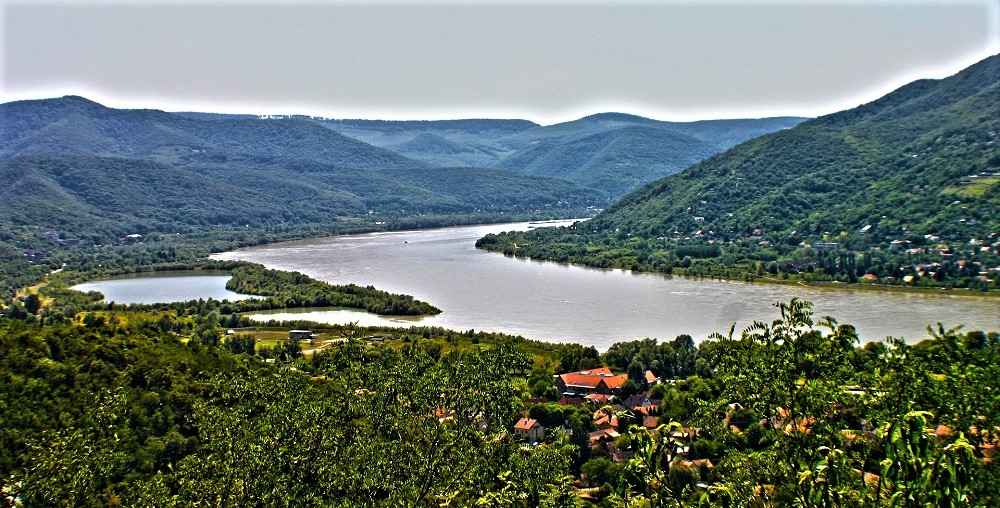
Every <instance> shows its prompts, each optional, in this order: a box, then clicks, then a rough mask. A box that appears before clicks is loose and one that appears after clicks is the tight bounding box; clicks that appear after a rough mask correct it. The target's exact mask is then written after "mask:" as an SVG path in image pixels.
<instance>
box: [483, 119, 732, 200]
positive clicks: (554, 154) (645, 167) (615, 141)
mask: <svg viewBox="0 0 1000 508" xmlns="http://www.w3.org/2000/svg"><path fill="white" fill-rule="evenodd" d="M715 153H718V148H717V147H716V146H714V145H710V144H708V143H705V142H703V141H700V140H698V139H695V138H692V137H690V136H686V135H683V134H676V133H673V132H670V131H668V130H664V129H658V128H655V127H638V126H628V127H624V128H621V129H617V130H612V131H607V132H601V133H598V134H593V135H591V136H588V137H585V138H582V139H578V140H574V141H565V142H557V141H551V140H547V141H539V142H537V143H536V144H534V145H531V146H529V147H528V148H525V149H524V150H521V151H519V152H517V153H515V154H513V155H511V156H510V157H508V158H506V159H505V160H504V161H503V163H502V167H503V168H505V169H509V170H512V171H517V172H519V173H524V174H529V175H545V176H558V177H562V178H565V179H567V180H570V181H573V182H577V183H580V184H582V185H585V186H587V187H593V188H595V189H604V190H607V191H608V192H610V193H611V194H612V195H613V196H620V195H622V194H625V193H627V192H628V191H630V190H632V189H634V188H636V187H639V186H641V185H643V184H645V183H647V182H649V181H651V180H654V179H657V178H661V177H664V176H666V175H670V174H673V173H676V172H678V171H680V170H682V169H684V168H686V167H688V166H690V165H691V164H694V163H696V162H698V161H700V160H702V159H704V158H706V157H709V156H711V155H714V154H715Z"/></svg>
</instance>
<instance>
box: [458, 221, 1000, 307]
mask: <svg viewBox="0 0 1000 508" xmlns="http://www.w3.org/2000/svg"><path fill="white" fill-rule="evenodd" d="M586 227H587V226H586V224H583V225H581V224H574V225H572V226H565V227H558V228H549V229H547V230H533V231H508V232H502V233H499V234H488V235H486V236H484V237H482V238H480V239H479V240H477V241H476V248H478V249H481V250H485V251H489V252H498V253H502V254H503V255H505V256H509V257H518V258H526V259H533V260H538V261H552V262H557V263H564V264H571V265H577V266H585V267H591V268H606V269H620V270H629V271H632V272H634V273H653V274H659V275H664V276H683V277H689V278H693V279H699V278H708V279H717V280H729V281H739V282H748V283H749V282H763V283H768V284H793V285H795V284H797V285H806V286H809V287H815V288H823V289H858V290H886V291H900V292H912V293H920V294H931V293H934V294H937V293H938V292H939V291H941V290H945V291H948V292H950V293H954V294H966V295H970V296H994V297H996V296H998V294H997V291H996V289H997V287H998V286H997V284H998V282H997V281H998V279H1000V268H997V267H992V265H982V264H981V262H980V261H976V262H975V263H972V262H969V263H968V264H967V263H966V262H965V261H964V260H958V261H957V262H947V261H946V262H945V264H942V263H940V262H937V263H935V266H934V268H932V269H934V270H936V271H934V272H931V273H930V274H929V275H928V274H927V273H926V272H924V271H923V270H921V268H920V267H917V266H914V265H915V264H920V263H915V262H913V261H912V259H913V258H912V257H908V258H906V259H905V260H903V259H897V258H901V256H896V255H893V254H891V253H884V252H882V251H865V252H857V251H847V250H843V249H838V250H832V251H826V250H825V249H821V248H810V247H805V248H803V247H796V248H794V249H793V248H792V247H787V248H785V249H784V250H781V248H780V247H775V248H773V249H767V250H766V251H765V252H761V250H759V249H756V248H754V247H750V246H747V245H737V244H733V245H724V244H717V243H706V242H681V241H671V240H667V239H664V238H657V239H651V240H650V239H646V240H644V239H639V238H629V237H627V236H625V237H622V238H612V237H609V236H608V235H603V236H598V235H594V236H595V237H594V238H591V237H589V236H588V233H586V232H584V230H585V229H586ZM779 252H780V254H779ZM947 256H948V257H949V258H950V257H951V256H950V254H949V255H947ZM924 257H927V258H929V256H924ZM984 257H985V258H986V259H987V260H988V261H989V260H993V261H996V260H997V259H1000V256H998V255H997V254H995V253H991V254H988V255H985V256H984ZM876 263H877V266H876ZM931 264H932V263H931V262H927V265H928V266H929V265H931ZM972 267H975V268H974V271H975V273H973V271H972V270H973V268H972ZM980 269H983V270H986V273H992V278H990V277H989V276H986V275H981V270H980ZM873 271H879V272H889V273H894V274H896V275H884V276H882V277H878V276H875V275H872V274H871V272H873ZM859 272H863V273H862V274H861V275H858V273H859Z"/></svg>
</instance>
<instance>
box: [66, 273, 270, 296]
mask: <svg viewBox="0 0 1000 508" xmlns="http://www.w3.org/2000/svg"><path fill="white" fill-rule="evenodd" d="M230 277H231V276H230V275H229V273H228V272H224V271H218V270H201V271H193V270H178V271H170V272H152V273H140V274H135V275H128V276H122V277H114V278H110V279H106V280H98V281H92V282H87V283H84V284H78V285H76V286H73V287H72V289H75V290H77V291H83V292H88V291H100V292H101V293H103V294H104V300H105V301H107V302H115V303H122V304H132V303H161V302H162V303H170V302H186V301H189V300H197V299H199V298H204V299H206V300H207V299H208V298H214V299H216V300H231V301H235V300H244V299H246V298H253V297H252V296H249V295H243V294H240V293H236V292H234V291H230V290H228V289H226V282H228V281H229V279H230Z"/></svg>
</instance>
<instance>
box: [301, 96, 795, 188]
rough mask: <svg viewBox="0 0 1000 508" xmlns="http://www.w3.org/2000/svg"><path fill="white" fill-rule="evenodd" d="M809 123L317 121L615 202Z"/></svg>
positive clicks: (442, 160) (440, 159)
mask: <svg viewBox="0 0 1000 508" xmlns="http://www.w3.org/2000/svg"><path fill="white" fill-rule="evenodd" d="M802 120H804V118H793V117H781V118H761V119H743V120H703V121H697V122H663V121H659V120H651V119H649V118H643V117H640V116H634V115H626V114H621V113H600V114H596V115H590V116H587V117H584V118H581V119H579V120H573V121H571V122H563V123H558V124H554V125H547V126H541V125H537V124H534V123H531V122H527V121H524V120H449V121H375V120H330V119H312V121H315V122H317V123H319V124H320V125H323V126H326V127H329V128H330V129H333V130H336V131H337V132H340V133H342V134H344V135H347V136H351V137H354V138H356V139H359V140H361V141H364V142H366V143H371V144H374V145H377V146H381V147H384V148H388V149H390V150H393V151H395V152H397V153H400V154H402V155H405V156H407V157H411V158H413V159H417V160H420V161H423V162H426V163H428V164H433V165H437V166H475V167H484V168H501V169H507V170H511V171H515V172H518V173H524V174H529V175H546V176H555V177H560V178H565V179H567V180H569V181H571V182H575V183H579V184H581V185H584V186H587V187H593V188H595V189H600V190H603V191H605V192H608V193H609V194H611V195H612V196H613V197H617V196H621V195H623V194H625V193H627V192H628V191H630V190H632V189H635V188H636V187H639V186H641V185H643V184H645V183H647V182H651V181H653V180H655V179H657V178H660V177H663V176H666V175H669V174H672V173H676V172H677V171H680V170H681V169H684V168H686V167H687V166H689V165H691V164H694V163H695V162H698V161H700V160H702V159H704V158H706V157H708V156H710V155H713V154H716V153H719V152H720V151H722V150H725V149H727V148H729V147H731V146H733V145H736V144H738V143H741V142H743V141H746V140H748V139H752V138H755V137H757V136H760V135H763V134H768V133H771V132H774V131H776V130H780V129H787V128H790V127H793V126H795V125H796V124H798V123H799V122H801V121H802Z"/></svg>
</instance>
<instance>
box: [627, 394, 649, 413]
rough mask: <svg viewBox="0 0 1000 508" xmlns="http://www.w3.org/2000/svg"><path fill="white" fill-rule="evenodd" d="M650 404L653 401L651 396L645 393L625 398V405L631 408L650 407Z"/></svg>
mask: <svg viewBox="0 0 1000 508" xmlns="http://www.w3.org/2000/svg"><path fill="white" fill-rule="evenodd" d="M650 405H651V403H650V402H649V397H647V396H646V394H644V393H637V394H635V395H632V396H631V397H629V398H627V399H625V407H627V408H629V409H636V408H640V407H648V406H650Z"/></svg>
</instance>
